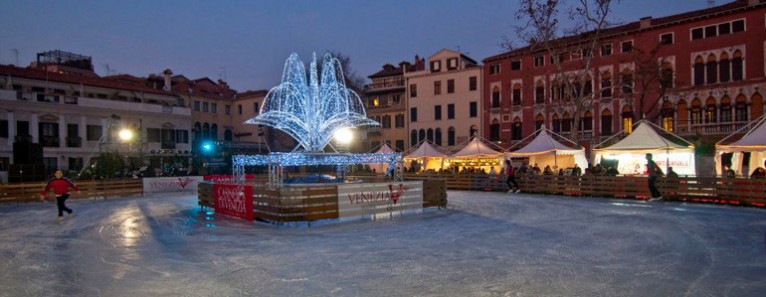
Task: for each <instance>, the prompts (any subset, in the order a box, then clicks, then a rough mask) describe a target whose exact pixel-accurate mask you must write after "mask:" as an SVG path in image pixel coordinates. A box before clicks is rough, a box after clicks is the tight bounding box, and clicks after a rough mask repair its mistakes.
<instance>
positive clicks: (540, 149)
mask: <svg viewBox="0 0 766 297" xmlns="http://www.w3.org/2000/svg"><path fill="white" fill-rule="evenodd" d="M582 151H583V149H582V148H580V149H575V148H572V147H568V146H566V145H564V144H562V143H561V142H558V141H556V140H555V139H553V137H551V135H550V134H548V132H547V129H541V130H540V133H539V134H537V136H535V139H533V140H532V142H530V143H529V144H527V145H525V146H524V147H522V148H520V149H518V150H515V151H513V152H511V155H512V156H529V155H536V154H541V153H548V152H555V153H556V154H559V155H572V154H575V153H577V152H582Z"/></svg>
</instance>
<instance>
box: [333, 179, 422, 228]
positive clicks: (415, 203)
mask: <svg viewBox="0 0 766 297" xmlns="http://www.w3.org/2000/svg"><path fill="white" fill-rule="evenodd" d="M422 211H423V182H422V181H408V182H389V183H369V184H346V185H338V215H339V217H340V219H349V218H370V219H378V218H385V217H393V216H398V215H401V214H407V213H419V212H422Z"/></svg>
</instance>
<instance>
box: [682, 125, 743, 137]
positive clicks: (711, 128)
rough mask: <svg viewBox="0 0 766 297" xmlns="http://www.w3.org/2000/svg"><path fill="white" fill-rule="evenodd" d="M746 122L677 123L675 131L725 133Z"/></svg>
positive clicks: (736, 128)
mask: <svg viewBox="0 0 766 297" xmlns="http://www.w3.org/2000/svg"><path fill="white" fill-rule="evenodd" d="M747 123H748V122H729V123H707V124H690V125H678V126H677V127H676V133H677V134H678V135H697V134H700V135H727V134H731V133H732V132H734V131H737V130H739V129H741V128H742V127H745V126H747Z"/></svg>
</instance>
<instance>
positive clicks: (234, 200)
mask: <svg viewBox="0 0 766 297" xmlns="http://www.w3.org/2000/svg"><path fill="white" fill-rule="evenodd" d="M213 196H214V199H215V213H219V214H222V215H226V216H231V217H238V218H242V219H245V220H250V221H252V220H255V215H254V214H253V186H246V185H237V184H219V183H216V184H213Z"/></svg>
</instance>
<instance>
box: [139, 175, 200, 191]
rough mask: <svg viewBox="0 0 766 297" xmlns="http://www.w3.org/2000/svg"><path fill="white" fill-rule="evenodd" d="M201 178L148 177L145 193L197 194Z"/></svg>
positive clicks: (145, 183)
mask: <svg viewBox="0 0 766 297" xmlns="http://www.w3.org/2000/svg"><path fill="white" fill-rule="evenodd" d="M201 181H202V177H201V176H174V177H147V178H144V193H155V192H186V191H189V192H196V191H197V183H199V182H201Z"/></svg>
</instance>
